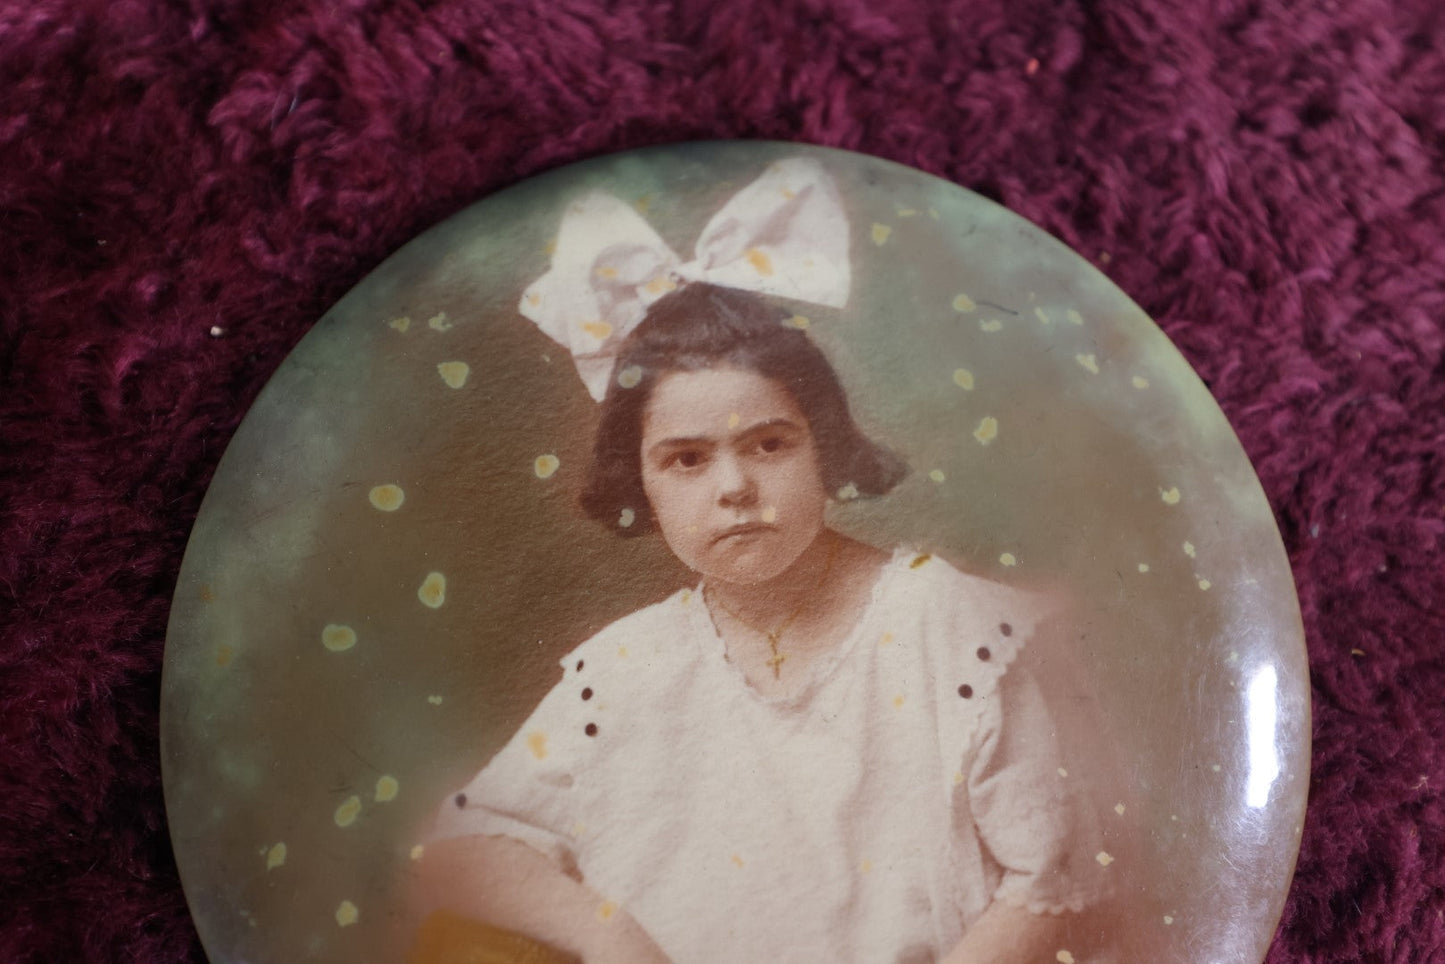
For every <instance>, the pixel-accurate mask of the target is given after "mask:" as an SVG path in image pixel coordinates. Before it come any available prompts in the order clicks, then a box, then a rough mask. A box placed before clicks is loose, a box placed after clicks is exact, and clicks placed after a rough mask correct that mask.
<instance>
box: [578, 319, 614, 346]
mask: <svg viewBox="0 0 1445 964" xmlns="http://www.w3.org/2000/svg"><path fill="white" fill-rule="evenodd" d="M582 330H583V331H585V332H587V334H589V335H591V336H592V337H593V338H596V339H597V340H598V341H603V340H604V339H606V337H607V336H608V335H610V334H612V326H611V325H609V324H608V323H607V322H605V321H584V322H583V323H582Z"/></svg>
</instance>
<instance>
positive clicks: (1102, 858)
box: [1094, 850, 1114, 867]
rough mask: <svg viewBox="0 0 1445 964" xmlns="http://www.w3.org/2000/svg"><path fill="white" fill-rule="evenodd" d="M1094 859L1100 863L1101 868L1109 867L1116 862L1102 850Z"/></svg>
mask: <svg viewBox="0 0 1445 964" xmlns="http://www.w3.org/2000/svg"><path fill="white" fill-rule="evenodd" d="M1094 859H1095V860H1097V861H1098V862H1099V866H1100V867H1107V866H1109V865H1110V864H1112V863H1113V862H1114V858H1113V857H1111V856H1109V855H1108V854H1107V853H1105V852H1104V851H1102V850H1101V851H1099V852H1098V853H1097V854H1095V855H1094Z"/></svg>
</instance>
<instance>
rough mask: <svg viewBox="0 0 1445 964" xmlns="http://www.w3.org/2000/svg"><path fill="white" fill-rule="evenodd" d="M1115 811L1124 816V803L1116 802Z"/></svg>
mask: <svg viewBox="0 0 1445 964" xmlns="http://www.w3.org/2000/svg"><path fill="white" fill-rule="evenodd" d="M1114 812H1115V813H1117V814H1118V815H1119V816H1121V817H1122V816H1123V815H1124V805H1123V804H1122V803H1116V804H1114Z"/></svg>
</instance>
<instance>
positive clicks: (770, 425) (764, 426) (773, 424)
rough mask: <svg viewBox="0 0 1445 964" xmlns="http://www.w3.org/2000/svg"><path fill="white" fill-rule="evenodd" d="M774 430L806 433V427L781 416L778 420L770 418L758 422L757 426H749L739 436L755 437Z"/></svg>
mask: <svg viewBox="0 0 1445 964" xmlns="http://www.w3.org/2000/svg"><path fill="white" fill-rule="evenodd" d="M774 428H786V429H792V430H793V431H797V432H801V431H804V430H805V428H804V426H802V425H799V424H798V423H797V422H795V421H793V420H792V419H791V418H785V417H783V416H779V417H777V418H770V419H767V420H765V421H762V422H758V423H757V424H756V425H749V426H748V427H747V428H745V429H743V430H742V431H741V432H739V433H738V435H740V436H748V435H755V434H756V433H758V432H766V431H767V430H768V429H774Z"/></svg>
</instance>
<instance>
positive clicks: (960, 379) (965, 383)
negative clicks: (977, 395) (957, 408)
mask: <svg viewBox="0 0 1445 964" xmlns="http://www.w3.org/2000/svg"><path fill="white" fill-rule="evenodd" d="M953 384H955V385H957V386H958V387H959V388H961V389H963V390H964V391H966V392H971V391H973V372H971V371H969V370H968V369H967V368H955V369H954V370H953Z"/></svg>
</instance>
